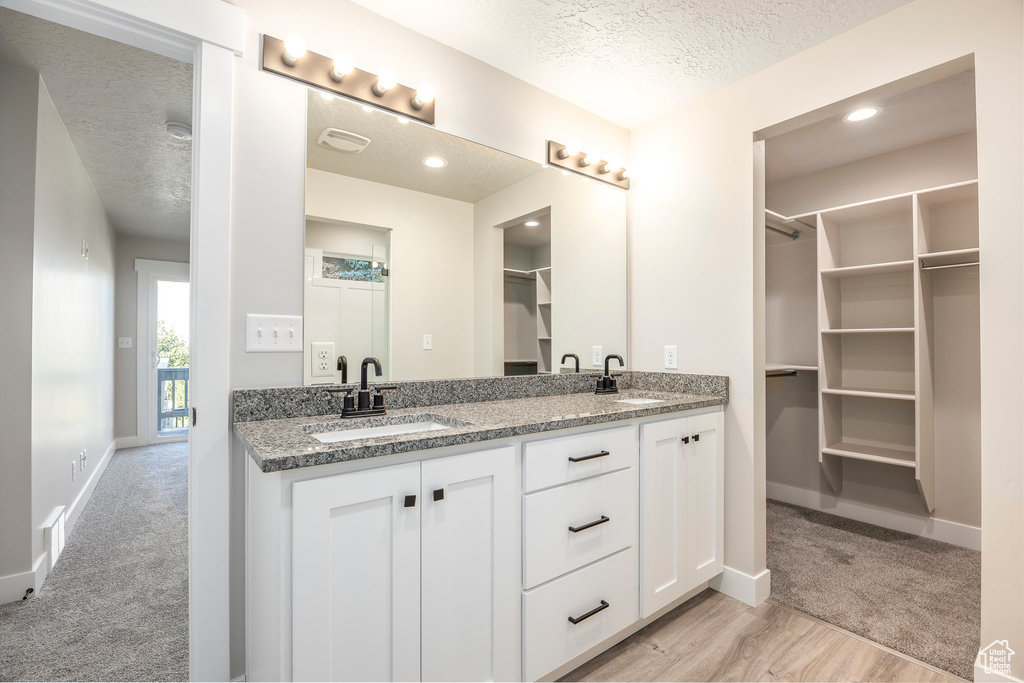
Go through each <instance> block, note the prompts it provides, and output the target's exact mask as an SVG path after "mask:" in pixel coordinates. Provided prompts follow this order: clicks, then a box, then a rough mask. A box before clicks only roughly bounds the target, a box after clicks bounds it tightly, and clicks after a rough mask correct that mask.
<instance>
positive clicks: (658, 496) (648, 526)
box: [640, 418, 690, 617]
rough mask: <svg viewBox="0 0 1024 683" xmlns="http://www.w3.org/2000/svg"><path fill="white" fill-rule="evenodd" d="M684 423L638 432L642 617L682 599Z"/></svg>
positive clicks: (662, 424) (685, 488)
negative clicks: (639, 433)
mask: <svg viewBox="0 0 1024 683" xmlns="http://www.w3.org/2000/svg"><path fill="white" fill-rule="evenodd" d="M688 422H689V421H688V420H687V418H678V419H675V420H666V421H664V422H655V423H653V424H646V425H643V426H642V427H641V437H640V500H641V503H640V549H641V559H640V576H641V582H642V588H641V601H640V602H641V610H642V612H643V616H644V617H648V616H650V615H651V614H653V613H654V612H656V611H658V610H659V609H661V608H662V607H664V606H665V605H667V604H669V603H670V602H672V601H673V600H675V599H676V598H678V597H680V596H681V595H683V594H684V593H685V592H686V591H687V590H689V589H688V588H687V584H686V582H687V576H686V549H687V538H686V534H687V530H686V514H687V512H686V510H687V500H686V497H687V494H688V492H689V490H690V487H689V486H688V485H687V481H686V448H685V447H686V445H687V444H684V443H683V437H689V436H690V433H689V428H688V426H687V425H688Z"/></svg>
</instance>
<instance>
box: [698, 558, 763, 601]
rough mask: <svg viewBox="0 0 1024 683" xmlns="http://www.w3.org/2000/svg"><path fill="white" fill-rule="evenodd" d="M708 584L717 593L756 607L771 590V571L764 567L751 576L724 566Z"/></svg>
mask: <svg viewBox="0 0 1024 683" xmlns="http://www.w3.org/2000/svg"><path fill="white" fill-rule="evenodd" d="M709 585H710V586H711V587H712V588H714V589H715V590H716V591H718V592H719V593H725V594H726V595H728V596H729V597H730V598H735V599H737V600H739V601H740V602H743V603H746V604H748V605H750V606H751V607H757V606H758V605H760V604H761V603H762V602H764V601H765V600H767V599H768V596H769V595H770V594H771V592H772V573H771V572H770V571H768V570H767V569H765V570H763V571H761V573H759V574H758V575H757V576H751V575H750V574H746V573H744V572H741V571H740V570H739V569H733V568H732V567H726V568H725V569H723V570H722V573H721V574H719V575H718V576H716V577H715V578H713V579H711V582H710V584H709Z"/></svg>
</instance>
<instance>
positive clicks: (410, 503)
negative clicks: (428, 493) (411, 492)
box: [405, 496, 416, 508]
mask: <svg viewBox="0 0 1024 683" xmlns="http://www.w3.org/2000/svg"><path fill="white" fill-rule="evenodd" d="M405 507H407V508H414V507H416V496H406V497H405Z"/></svg>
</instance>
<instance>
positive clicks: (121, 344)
mask: <svg viewBox="0 0 1024 683" xmlns="http://www.w3.org/2000/svg"><path fill="white" fill-rule="evenodd" d="M117 348H119V349H130V348H132V338H131V337H118V338H117Z"/></svg>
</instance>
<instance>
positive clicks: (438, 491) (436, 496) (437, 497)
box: [434, 489, 444, 503]
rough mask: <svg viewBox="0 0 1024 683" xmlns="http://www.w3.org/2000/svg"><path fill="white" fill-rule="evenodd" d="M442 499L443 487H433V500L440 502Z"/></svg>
mask: <svg viewBox="0 0 1024 683" xmlns="http://www.w3.org/2000/svg"><path fill="white" fill-rule="evenodd" d="M442 500H444V489H434V502H435V503H437V502H440V501H442Z"/></svg>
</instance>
